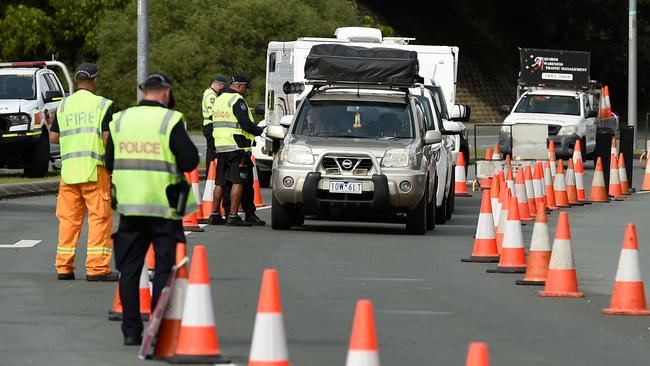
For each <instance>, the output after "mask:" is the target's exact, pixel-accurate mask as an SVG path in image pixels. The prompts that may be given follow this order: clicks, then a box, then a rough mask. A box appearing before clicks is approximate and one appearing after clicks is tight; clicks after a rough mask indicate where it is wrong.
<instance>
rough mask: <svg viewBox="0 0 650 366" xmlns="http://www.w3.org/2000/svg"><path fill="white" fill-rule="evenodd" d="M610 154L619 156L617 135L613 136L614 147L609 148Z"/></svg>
mask: <svg viewBox="0 0 650 366" xmlns="http://www.w3.org/2000/svg"><path fill="white" fill-rule="evenodd" d="M609 154H610V155H615V156H618V147H616V137H612V147H611V148H610V149H609Z"/></svg>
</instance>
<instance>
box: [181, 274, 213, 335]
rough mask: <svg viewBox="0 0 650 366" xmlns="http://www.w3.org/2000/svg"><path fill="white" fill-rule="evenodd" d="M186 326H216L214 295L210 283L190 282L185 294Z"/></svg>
mask: <svg viewBox="0 0 650 366" xmlns="http://www.w3.org/2000/svg"><path fill="white" fill-rule="evenodd" d="M182 326H184V327H208V326H214V314H213V313H212V295H211V294H210V285H207V284H189V285H188V286H187V293H186V294H185V305H184V307H183V322H182Z"/></svg>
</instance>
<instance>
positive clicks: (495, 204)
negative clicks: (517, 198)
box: [490, 198, 501, 224]
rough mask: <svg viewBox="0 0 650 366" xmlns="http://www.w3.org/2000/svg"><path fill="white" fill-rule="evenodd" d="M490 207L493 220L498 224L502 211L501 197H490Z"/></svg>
mask: <svg viewBox="0 0 650 366" xmlns="http://www.w3.org/2000/svg"><path fill="white" fill-rule="evenodd" d="M490 207H491V208H492V222H493V223H496V224H498V223H499V214H500V213H501V204H500V203H499V198H490Z"/></svg>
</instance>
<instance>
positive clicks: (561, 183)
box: [553, 174, 566, 192]
mask: <svg viewBox="0 0 650 366" xmlns="http://www.w3.org/2000/svg"><path fill="white" fill-rule="evenodd" d="M553 190H554V191H556V192H557V191H560V192H562V191H566V179H565V177H564V174H556V175H555V181H554V182H553Z"/></svg>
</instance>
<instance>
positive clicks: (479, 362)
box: [465, 342, 490, 366]
mask: <svg viewBox="0 0 650 366" xmlns="http://www.w3.org/2000/svg"><path fill="white" fill-rule="evenodd" d="M465 366H490V352H489V350H488V346H487V344H485V343H483V342H472V343H470V344H469V347H468V349H467V360H466V361H465Z"/></svg>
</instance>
